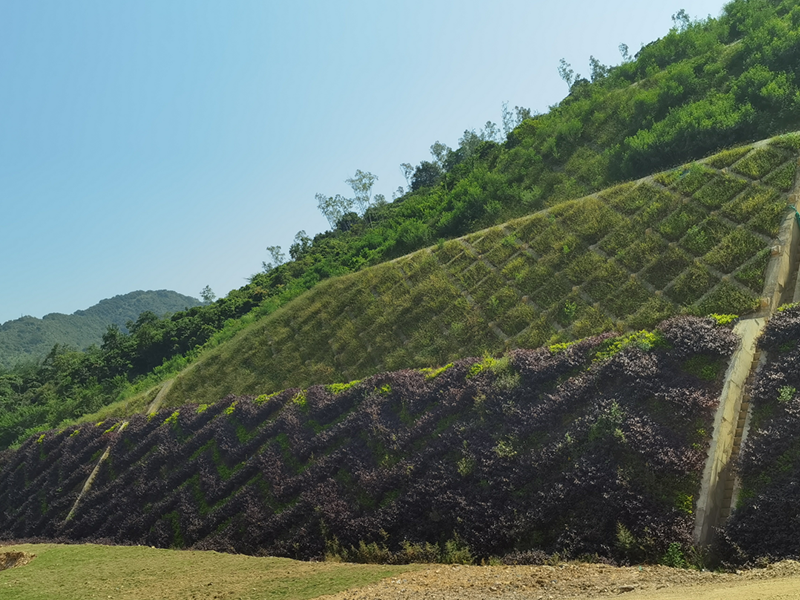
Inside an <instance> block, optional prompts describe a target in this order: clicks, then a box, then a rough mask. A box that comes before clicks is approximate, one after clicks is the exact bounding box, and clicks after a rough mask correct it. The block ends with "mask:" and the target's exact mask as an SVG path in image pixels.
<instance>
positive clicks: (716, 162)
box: [705, 146, 751, 169]
mask: <svg viewBox="0 0 800 600" xmlns="http://www.w3.org/2000/svg"><path fill="white" fill-rule="evenodd" d="M750 149H751V147H750V146H742V147H741V148H731V149H730V150H724V151H722V152H720V153H719V154H715V155H714V156H712V157H711V158H709V159H708V160H706V161H705V162H706V164H707V165H709V166H712V167H714V168H715V169H724V168H725V167H730V166H731V165H732V164H733V163H735V162H736V161H737V160H739V159H740V158H742V157H743V156H744V155H745V154H747V153H748V152H750Z"/></svg>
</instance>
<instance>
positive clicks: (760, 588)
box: [324, 561, 800, 600]
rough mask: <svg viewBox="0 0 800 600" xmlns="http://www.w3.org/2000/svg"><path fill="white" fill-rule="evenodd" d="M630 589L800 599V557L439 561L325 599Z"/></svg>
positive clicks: (632, 592) (647, 593)
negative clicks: (716, 563)
mask: <svg viewBox="0 0 800 600" xmlns="http://www.w3.org/2000/svg"><path fill="white" fill-rule="evenodd" d="M619 595H623V596H624V597H625V598H626V599H628V600H637V599H646V598H653V599H654V600H655V599H663V600H667V599H672V598H693V599H694V600H701V599H703V600H704V599H706V598H707V599H709V600H710V599H712V598H716V599H719V598H725V600H745V599H748V600H749V599H751V598H774V599H775V600H778V599H781V600H786V599H790V598H791V599H794V598H799V599H800V563H797V562H794V561H783V562H780V563H776V564H774V565H770V566H769V567H767V568H765V569H753V570H750V571H740V572H737V573H712V572H709V571H694V570H688V569H672V568H669V567H663V566H641V567H610V566H607V565H596V564H571V563H570V564H563V565H558V566H515V567H466V566H452V567H450V566H431V567H430V568H428V569H425V570H422V571H418V572H411V573H405V574H403V575H401V576H398V577H394V578H388V579H384V580H382V581H380V582H379V583H376V584H372V585H369V586H367V587H364V588H361V589H355V590H348V591H344V592H341V593H339V594H335V595H330V596H324V598H325V600H377V599H378V598H380V599H381V600H401V599H402V600H405V599H407V598H436V599H437V600H456V599H458V600H478V599H480V600H484V599H490V600H510V599H512V598H513V599H517V600H521V599H532V600H540V599H541V600H568V599H574V598H605V597H611V596H619Z"/></svg>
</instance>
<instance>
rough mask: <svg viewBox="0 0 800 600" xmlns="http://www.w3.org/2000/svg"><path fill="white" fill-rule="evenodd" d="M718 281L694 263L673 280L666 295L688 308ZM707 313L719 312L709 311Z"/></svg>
mask: <svg viewBox="0 0 800 600" xmlns="http://www.w3.org/2000/svg"><path fill="white" fill-rule="evenodd" d="M718 281H719V280H718V279H717V278H716V277H714V275H712V274H711V273H710V272H709V270H708V269H707V268H705V267H704V266H703V265H701V264H698V263H694V264H692V265H691V266H690V267H689V268H688V269H687V270H686V271H684V272H683V273H682V274H681V275H680V276H679V277H678V278H677V279H676V280H675V282H674V284H673V285H672V286H671V287H669V288H667V290H666V293H667V295H668V296H669V297H671V298H672V299H673V300H675V302H677V303H678V304H679V305H681V306H689V305H690V304H692V303H693V302H695V301H696V300H698V299H700V297H701V296H703V294H705V293H706V292H708V291H709V290H710V289H711V288H713V287H714V286H715V285H716V284H717V283H718ZM708 312H719V311H718V310H709V311H708ZM743 312H746V311H743Z"/></svg>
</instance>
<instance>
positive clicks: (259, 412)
mask: <svg viewBox="0 0 800 600" xmlns="http://www.w3.org/2000/svg"><path fill="white" fill-rule="evenodd" d="M736 343H737V339H736V337H735V336H734V334H733V333H732V332H731V331H730V330H729V329H727V328H724V327H719V326H717V325H716V322H715V321H713V320H712V319H698V318H694V317H677V318H674V319H672V320H669V321H666V322H665V323H663V324H662V325H661V326H660V327H659V329H658V330H657V331H656V332H655V333H651V334H646V333H639V334H634V335H632V336H630V337H627V338H613V337H609V335H608V334H607V335H604V336H599V337H594V338H589V339H586V340H583V341H581V342H578V343H575V344H572V345H565V346H562V347H557V348H552V349H550V348H542V349H539V350H516V351H512V352H511V353H510V354H509V355H508V356H506V357H504V358H502V359H491V358H485V359H482V360H481V359H465V360H461V361H458V362H456V363H454V364H453V365H448V366H446V367H443V368H441V369H438V370H424V371H413V370H406V371H398V372H394V373H385V374H381V375H376V376H374V377H371V378H369V379H366V380H364V381H361V382H354V383H352V384H348V385H338V386H329V387H323V386H315V387H312V388H309V389H307V390H300V389H292V390H287V391H284V392H281V393H279V394H276V395H272V396H261V397H257V398H253V397H249V398H241V397H239V398H236V397H229V398H228V399H226V400H225V401H223V402H219V403H216V404H213V405H209V406H205V405H203V406H185V407H183V408H181V409H180V410H178V411H174V412H172V413H170V412H169V411H161V412H159V413H157V414H156V415H154V416H153V417H151V418H148V417H145V416H139V417H135V418H133V419H131V421H130V424H129V426H128V427H127V428H126V429H125V430H124V431H122V432H120V431H119V430H118V428H119V424H117V423H102V424H87V425H82V426H80V427H75V428H69V429H67V430H65V431H61V432H50V433H47V434H45V435H43V436H41V437H40V438H33V439H31V440H29V441H28V442H26V443H25V444H24V445H23V446H22V447H21V448H20V449H19V450H17V451H15V452H11V453H6V454H4V455H3V456H2V459H0V535H2V536H3V537H7V538H30V537H41V538H45V539H64V540H71V541H93V540H105V541H112V542H117V543H140V544H149V545H153V546H161V547H169V546H173V547H192V548H209V549H217V550H227V551H237V552H248V553H270V554H277V555H283V556H291V557H296V558H318V557H321V556H322V555H324V554H325V552H326V551H327V552H338V553H340V554H343V555H345V556H348V557H353V556H354V554H353V553H356V554H357V553H358V552H359V551H360V550H359V542H361V541H363V542H365V543H367V544H369V543H374V544H375V546H373V547H372V549H373V550H377V549H385V550H386V551H394V552H395V553H396V554H395V555H394V559H396V560H402V559H403V557H406V558H408V557H409V556H412V555H415V552H416V555H417V556H420V555H421V554H420V553H424V552H423V550H425V546H424V544H425V543H430V544H434V545H444V544H445V542H447V541H448V540H450V541H451V544H455V545H456V546H461V545H467V546H468V547H469V548H470V549H471V551H472V552H473V553H474V555H477V556H478V557H486V556H491V555H506V556H507V557H508V558H507V560H510V561H518V562H526V561H528V562H535V561H537V560H541V559H542V557H543V553H548V554H549V553H553V552H558V553H559V554H560V555H561V556H563V557H576V556H581V555H587V554H590V555H594V554H598V555H600V556H604V557H607V558H611V559H614V560H618V561H641V560H658V559H660V558H662V557H663V556H664V554H665V553H666V551H667V549H668V548H669V546H670V544H673V543H674V544H679V545H680V546H681V547H682V548H683V549H688V547H689V545H690V544H691V534H692V526H693V517H692V512H693V510H694V496H695V494H696V491H697V489H698V487H699V481H700V475H701V473H702V469H703V465H704V462H705V456H706V451H707V448H708V443H709V439H710V432H711V427H712V419H713V414H714V410H715V408H716V404H717V401H718V396H719V392H720V388H721V381H722V375H723V373H724V371H725V369H726V366H727V359H728V356H729V355H730V353H731V352H732V351H733V349H734V347H735V346H736ZM109 442H110V446H111V450H110V453H109V456H108V459H107V460H105V461H104V462H103V463H102V464H101V467H100V469H99V472H98V473H97V476H96V479H95V482H94V485H93V486H92V488H91V490H89V492H88V493H87V494H86V496H85V497H84V499H83V500H82V501H81V503H80V504H79V505H78V507H77V509H76V511H75V513H74V514H73V516H72V518H71V519H69V520H66V516H67V513H68V512H69V510H70V507H71V506H72V504H73V503H74V500H75V498H76V496H77V494H78V493H79V491H80V488H81V486H82V484H83V482H84V481H85V479H86V477H87V476H88V474H89V472H90V471H91V470H92V468H93V467H94V465H95V464H96V463H97V460H98V458H99V457H100V456H101V455H102V453H103V451H104V449H105V448H106V447H108V446H109ZM404 542H405V543H406V545H405V546H404V545H403V544H404ZM408 544H416V546H409V545H408ZM414 548H416V550H414ZM365 550H366V551H368V550H369V548H367V547H362V548H361V551H365ZM426 556H427V555H426Z"/></svg>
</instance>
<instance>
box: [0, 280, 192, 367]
mask: <svg viewBox="0 0 800 600" xmlns="http://www.w3.org/2000/svg"><path fill="white" fill-rule="evenodd" d="M199 304H200V301H199V300H197V299H196V298H192V297H191V296H184V295H183V294H179V293H177V292H172V291H170V290H156V291H146V292H145V291H141V290H139V291H135V292H130V293H128V294H123V295H119V296H114V297H113V298H106V299H105V300H101V301H100V302H98V303H97V304H95V305H94V306H92V307H90V308H87V309H86V310H78V311H75V312H74V313H72V314H71V315H65V314H61V313H51V314H48V315H45V316H44V317H42V318H41V319H37V318H35V317H21V318H19V319H15V320H13V321H7V322H5V323H3V324H2V325H0V366H3V367H11V366H13V365H14V364H16V363H19V362H20V361H22V360H26V359H27V360H29V359H40V358H43V357H44V356H45V355H46V354H47V353H48V352H50V350H51V349H52V348H53V346H54V345H56V344H58V345H60V346H69V347H71V348H76V349H80V350H82V349H84V348H88V347H89V346H91V345H92V344H95V345H100V343H101V342H102V340H103V334H104V333H105V332H106V330H107V329H108V326H109V325H116V326H118V327H119V328H120V329H123V330H124V329H125V324H126V323H127V322H128V321H136V319H137V318H138V317H139V315H140V314H142V313H144V312H151V313H153V314H155V315H157V316H159V317H161V316H163V315H165V314H168V313H174V312H177V311H180V310H185V309H187V308H191V307H193V306H198V305H199Z"/></svg>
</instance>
